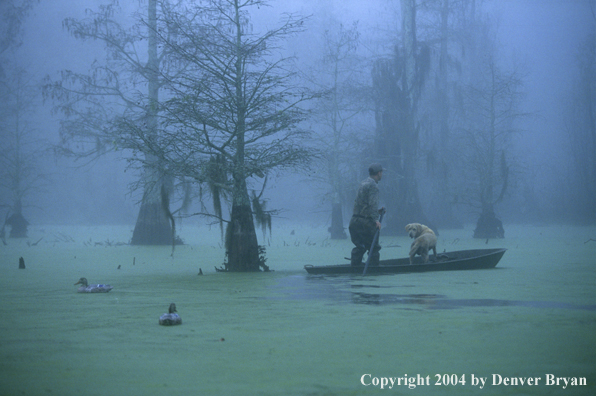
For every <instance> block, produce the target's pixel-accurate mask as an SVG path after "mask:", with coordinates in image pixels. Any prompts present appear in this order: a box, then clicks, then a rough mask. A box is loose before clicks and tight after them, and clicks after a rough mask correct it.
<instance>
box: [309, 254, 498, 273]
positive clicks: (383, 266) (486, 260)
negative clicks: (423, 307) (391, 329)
mask: <svg viewBox="0 0 596 396" xmlns="http://www.w3.org/2000/svg"><path fill="white" fill-rule="evenodd" d="M506 250H507V249H504V248H497V249H474V250H458V251H454V252H444V253H440V254H437V260H436V261H433V260H434V257H433V256H432V255H431V256H430V257H429V261H428V263H426V264H424V263H423V262H422V258H421V257H415V259H414V263H413V264H410V258H409V257H406V258H398V259H390V260H381V262H380V265H378V266H371V265H369V266H368V268H367V269H366V274H367V275H368V274H406V273H411V272H430V271H462V270H473V269H488V268H494V267H496V266H497V263H498V262H499V260H501V257H503V254H505V251H506ZM304 269H305V270H306V271H307V272H308V273H309V274H320V275H339V274H360V275H362V271H363V270H364V266H352V265H350V264H338V265H305V266H304Z"/></svg>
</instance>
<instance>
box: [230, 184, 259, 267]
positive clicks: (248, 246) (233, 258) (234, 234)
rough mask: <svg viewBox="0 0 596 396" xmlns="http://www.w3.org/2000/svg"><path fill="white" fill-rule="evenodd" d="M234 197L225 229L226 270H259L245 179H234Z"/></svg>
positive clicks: (257, 246) (253, 225) (254, 232)
mask: <svg viewBox="0 0 596 396" xmlns="http://www.w3.org/2000/svg"><path fill="white" fill-rule="evenodd" d="M234 182H235V186H234V197H233V203H232V213H231V216H230V223H229V224H228V227H227V229H226V253H227V255H228V261H227V264H226V270H228V271H231V272H251V271H259V266H260V264H261V261H260V259H259V243H258V241H257V233H256V229H255V224H254V220H253V217H252V209H251V207H250V199H249V197H248V190H247V187H246V181H245V179H244V178H243V176H242V177H240V178H235V179H234Z"/></svg>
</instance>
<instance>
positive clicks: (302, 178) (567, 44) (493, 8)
mask: <svg viewBox="0 0 596 396" xmlns="http://www.w3.org/2000/svg"><path fill="white" fill-rule="evenodd" d="M103 3H104V1H100V0H93V1H88V0H87V1H83V0H82V1H77V2H72V1H70V0H52V1H42V2H40V3H35V4H34V5H33V7H32V9H31V11H30V13H29V14H28V16H26V17H25V19H24V21H23V25H22V27H21V28H22V45H21V46H20V47H18V48H15V49H13V50H10V53H9V52H8V51H5V52H4V53H3V54H2V61H3V62H4V64H5V66H6V69H8V68H9V67H13V66H14V65H18V66H19V67H22V68H24V69H25V70H26V71H27V73H28V74H29V75H31V76H32V77H33V79H34V80H35V81H36V84H39V85H41V82H42V79H43V78H44V77H46V76H48V77H49V78H50V79H52V80H53V81H57V80H58V79H59V78H60V72H61V71H63V70H72V71H75V72H80V73H86V72H88V70H89V67H90V65H91V64H92V62H93V61H94V60H95V59H97V60H98V61H104V60H105V59H106V54H105V51H104V46H103V45H102V43H100V42H98V41H92V40H87V41H83V40H77V39H76V38H74V37H72V36H71V35H70V34H69V32H68V31H67V30H66V29H65V28H63V20H64V19H65V18H83V17H84V16H85V10H87V9H94V10H97V9H98V7H99V6H100V5H101V4H103ZM121 3H125V2H121ZM130 3H131V4H129V5H126V6H125V5H124V4H121V7H122V8H124V9H122V10H121V13H120V14H118V15H117V16H116V17H117V18H118V20H120V21H122V23H124V24H125V23H128V22H130V21H131V20H132V18H133V16H132V14H133V12H134V11H135V10H134V9H135V7H137V5H138V2H130ZM141 3H142V5H143V4H144V2H141ZM142 5H141V9H140V10H139V12H142ZM476 7H477V9H478V15H481V16H482V19H483V20H486V21H488V23H490V26H491V31H494V32H496V40H495V48H496V52H495V53H496V54H498V63H499V64H500V65H502V67H503V69H505V70H506V69H507V68H508V67H510V66H511V65H514V64H518V65H521V69H522V70H523V73H522V74H523V78H522V79H523V85H522V89H521V90H522V91H523V93H524V96H523V99H522V100H521V101H520V103H519V110H518V111H519V112H520V113H527V114H530V116H529V117H524V118H523V119H520V120H517V121H515V123H516V125H515V129H516V131H518V132H516V133H515V134H514V135H513V137H512V142H511V148H510V149H509V150H508V155H511V157H512V158H514V159H515V169H514V170H515V172H513V174H514V176H512V178H511V180H509V186H508V190H507V192H506V194H505V197H504V199H503V200H502V201H501V202H499V203H498V204H496V205H495V212H496V213H497V215H498V217H500V218H501V219H502V220H503V222H504V224H505V227H506V226H507V223H508V222H509V223H514V222H515V223H518V222H555V221H556V222H561V221H562V222H576V221H581V220H583V221H587V222H590V223H593V222H594V221H596V218H589V217H590V216H593V214H594V212H593V211H590V210H589V208H584V207H581V205H585V201H586V200H588V201H589V200H590V199H591V198H590V196H589V195H586V196H585V197H584V198H585V199H580V200H578V201H577V202H574V201H573V200H574V197H576V196H577V195H578V194H584V190H583V189H582V185H583V184H585V183H588V184H589V183H591V187H590V188H591V191H594V184H595V183H596V182H595V181H594V179H593V177H594V175H593V174H592V175H591V176H590V177H591V178H592V179H590V178H588V179H582V176H581V175H580V174H578V172H577V170H576V168H575V167H574V164H575V159H574V154H573V152H572V143H571V142H570V140H569V135H568V133H567V132H568V127H569V117H570V116H569V104H570V103H572V102H573V95H574V91H573V89H574V87H577V86H578V85H581V82H580V71H579V66H578V61H577V58H578V53H579V51H580V45H581V43H582V42H584V41H585V40H586V39H587V37H589V35H590V34H592V35H593V34H595V32H596V30H595V26H596V18H595V16H594V10H595V8H596V7H595V5H594V2H593V1H588V0H586V1H580V0H569V1H563V0H561V1H556V0H505V1H502V0H500V1H476ZM286 12H291V13H298V14H301V15H304V16H310V19H309V20H308V22H307V24H306V27H305V31H304V32H302V33H299V35H297V36H295V37H293V38H291V39H290V40H289V41H287V42H286V48H285V50H284V54H285V55H292V56H295V57H296V66H297V67H298V68H299V69H300V70H301V71H304V72H305V73H306V72H307V71H309V70H312V69H313V68H314V67H315V65H316V62H317V59H320V58H321V56H322V54H321V53H320V50H321V48H322V42H321V34H322V32H324V30H325V29H326V28H328V27H327V26H326V25H325V24H327V23H329V21H330V20H336V21H338V22H340V23H342V24H343V26H350V25H352V23H353V22H355V21H357V22H358V31H359V34H360V45H359V47H358V55H359V56H360V57H361V58H364V61H363V62H362V69H361V70H360V72H361V73H362V75H363V76H366V78H367V79H369V80H370V79H371V77H370V76H371V65H372V63H373V61H374V60H375V59H377V58H380V57H387V56H390V55H391V54H392V49H393V47H394V46H395V44H396V42H399V41H400V40H401V39H400V37H401V36H400V35H401V23H400V21H401V14H400V13H401V8H400V4H399V2H398V1H388V0H374V1H366V2H362V1H356V0H354V1H345V0H343V1H338V0H337V1H336V0H333V1H332V0H326V1H323V2H321V1H314V0H303V1H299V0H292V1H289V0H284V1H281V0H279V1H271V2H270V7H267V8H263V9H261V10H258V13H256V14H255V15H254V16H253V20H252V24H253V26H254V29H255V30H257V29H259V28H263V26H266V27H269V28H270V27H273V26H274V25H275V23H276V22H277V21H278V20H279V18H280V17H281V16H282V15H283V13H286ZM429 14H431V11H425V10H418V14H417V18H418V20H417V23H418V27H417V28H418V36H419V40H421V41H423V40H424V38H425V35H427V34H428V30H425V29H427V24H426V23H427V22H429V20H430V18H429V16H428V15H429ZM432 51H436V48H434V49H433V50H432ZM433 53H436V52H433ZM432 59H433V60H434V59H435V57H434V56H433V57H432ZM592 62H593V63H592V65H591V67H592V68H594V67H595V65H596V62H594V60H592ZM431 67H433V65H432V64H431ZM431 82H432V78H429V81H428V82H427V84H425V86H424V90H425V91H424V92H426V93H427V94H428V93H429V92H431V91H432V89H433V86H434V85H433V84H432V83H431ZM363 83H365V84H367V85H369V86H370V85H371V84H372V81H364V82H363ZM592 83H593V82H592ZM55 105H56V103H55V102H53V101H52V100H46V101H43V100H42V96H41V93H40V94H39V96H38V97H37V99H36V102H35V106H34V111H33V113H32V114H31V116H28V117H27V120H26V122H27V123H28V125H29V128H30V130H31V134H32V136H33V137H34V140H35V141H36V142H38V143H40V144H41V143H43V144H46V145H47V146H48V147H49V146H52V145H57V144H59V142H60V137H59V127H60V121H61V120H62V119H63V118H64V117H65V116H64V114H61V113H60V112H55V111H52V109H53V106H55ZM421 108H422V105H421ZM592 111H593V110H592ZM418 116H419V117H420V118H424V112H423V111H419V114H418ZM374 122H375V117H374V114H373V112H372V111H371V110H369V111H368V113H366V111H363V113H362V114H361V115H360V116H359V117H358V118H356V119H355V120H354V121H353V123H354V125H353V127H354V129H355V130H353V131H351V132H352V133H356V134H360V136H359V137H360V138H361V139H362V140H363V141H366V140H369V141H372V140H373V135H374V133H375V124H374ZM305 124H308V126H309V127H310V128H312V129H313V130H316V131H320V128H319V125H318V124H317V121H316V120H315V119H310V120H306V121H305ZM366 124H368V125H366ZM592 127H593V126H592ZM360 128H361V129H360ZM2 133H3V134H4V133H8V132H5V130H3V131H2ZM423 135H424V132H421V136H423ZM3 140H4V138H3ZM308 143H309V144H313V145H315V146H316V145H317V143H316V141H315V140H313V141H311V142H308ZM588 143H589V142H586V144H588ZM592 147H594V146H592ZM362 150H365V147H362ZM423 152H424V150H422V149H421V150H420V151H419V153H420V159H419V160H420V162H421V163H423V162H424V161H425V159H424V157H423ZM46 154H47V155H44V156H43V157H39V161H38V165H37V166H38V169H39V172H40V173H43V175H44V178H43V180H41V181H39V182H38V188H36V189H35V190H32V191H33V193H31V194H29V195H27V196H25V197H23V214H24V216H25V218H26V219H27V220H28V221H29V223H30V224H31V225H42V224H87V225H90V224H130V227H131V229H132V227H133V226H134V224H135V221H136V217H137V215H138V211H139V202H140V199H141V196H142V190H138V189H137V190H132V189H131V184H132V183H134V182H135V181H137V180H138V179H139V171H138V169H132V168H129V167H128V165H129V163H128V162H127V161H126V156H127V151H116V152H108V153H107V154H105V155H103V156H101V157H99V158H97V159H93V160H89V159H78V160H76V161H75V160H74V159H73V158H65V157H63V156H60V155H59V154H56V153H55V152H54V151H52V150H48V151H46ZM594 155H595V153H594V152H592V153H591V156H592V161H594V160H593V157H594ZM508 158H509V157H508ZM366 161H368V158H367V157H365V156H363V158H362V159H356V158H355V159H354V160H353V164H365V163H366ZM468 165H469V164H468ZM460 166H464V167H465V166H467V165H465V164H463V165H460ZM512 167H513V165H512ZM512 169H513V168H512ZM464 170H465V169H463V168H457V169H455V170H453V172H455V173H459V172H464ZM324 171H325V170H324V169H322V168H321V165H320V164H319V165H317V164H313V166H312V167H311V169H310V170H309V171H305V172H292V171H291V170H283V171H280V172H275V173H274V174H272V175H271V178H270V180H269V181H268V184H267V188H266V190H265V192H264V195H263V197H264V198H266V199H267V208H268V209H271V210H278V211H279V214H278V216H277V217H275V218H274V219H273V222H274V223H275V222H276V221H280V222H286V221H295V222H306V223H308V224H312V225H314V226H317V227H325V228H327V227H329V225H330V222H331V206H330V205H331V202H330V200H329V193H328V186H326V185H325V183H321V182H320V181H318V180H316V176H322V174H323V173H324ZM390 171H391V169H389V170H388V172H390ZM365 176H366V167H365V166H360V167H359V169H358V173H357V174H355V175H350V177H351V179H350V180H352V182H353V185H352V187H353V191H355V190H356V188H357V185H358V182H359V180H361V179H362V178H364V177H365ZM416 177H417V181H418V188H419V191H420V195H421V196H422V197H421V202H422V204H423V211H425V212H426V213H427V214H428V217H429V221H431V222H434V219H433V218H432V217H433V213H434V212H435V211H433V210H432V209H431V208H430V207H429V206H431V205H433V201H432V199H430V198H429V199H426V198H425V197H426V196H430V195H432V189H433V188H434V187H433V185H432V184H431V183H430V181H429V178H430V176H429V175H428V173H427V172H425V167H424V166H422V165H420V166H419V167H417V170H416ZM390 180H391V179H389V180H388V181H387V183H390V182H391V181H390ZM260 185H261V184H260V182H259V183H256V184H255V186H253V188H256V189H260ZM379 187H380V190H381V200H382V201H383V202H382V203H384V201H387V200H389V197H388V196H387V195H383V194H384V191H387V189H386V188H387V184H383V182H381V184H380V185H379ZM524 191H525V192H527V191H532V192H533V194H534V196H535V199H531V200H530V201H531V202H530V201H528V199H529V198H528V197H527V195H526V196H524ZM257 192H258V191H257ZM0 193H1V194H2V195H0V201H1V203H2V204H3V205H5V206H4V207H3V212H2V213H0V214H1V215H2V217H4V216H5V213H6V208H7V206H9V205H11V202H10V200H11V197H12V195H11V192H10V191H9V189H6V188H4V189H3V190H2V191H1V192H0ZM386 194H387V193H386ZM586 194H588V193H586ZM180 199H181V197H180V196H178V197H176V199H175V200H174V201H173V204H172V206H174V207H178V206H180V202H179V201H180ZM352 200H353V197H351V198H350V197H347V199H346V201H345V202H344V203H343V206H344V215H343V221H344V225H346V226H347V222H348V221H349V214H350V211H351V202H352ZM580 203H581V205H580ZM528 205H530V206H531V205H533V206H535V208H534V209H536V213H534V214H533V215H532V216H530V215H529V214H528V213H529V212H532V210H529V209H528ZM207 206H209V205H207ZM199 207H200V205H199V204H198V202H197V201H195V202H194V204H193V209H195V210H196V211H198V210H199V209H198V208H199ZM193 209H191V210H190V212H193ZM454 210H455V215H456V217H457V218H458V219H459V220H460V221H462V222H475V221H476V219H477V216H478V214H479V209H478V208H477V207H473V206H469V205H468V206H466V205H458V206H457V207H455V208H454ZM586 216H588V218H586ZM184 221H187V222H198V223H206V222H209V221H211V220H208V219H206V218H204V217H195V218H191V219H185V220H184Z"/></svg>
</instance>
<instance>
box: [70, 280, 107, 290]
mask: <svg viewBox="0 0 596 396" xmlns="http://www.w3.org/2000/svg"><path fill="white" fill-rule="evenodd" d="M75 285H81V287H79V288H78V289H77V292H79V293H107V292H109V291H110V290H112V289H113V287H112V286H110V285H90V284H89V283H87V278H81V279H79V281H78V282H77V283H75Z"/></svg>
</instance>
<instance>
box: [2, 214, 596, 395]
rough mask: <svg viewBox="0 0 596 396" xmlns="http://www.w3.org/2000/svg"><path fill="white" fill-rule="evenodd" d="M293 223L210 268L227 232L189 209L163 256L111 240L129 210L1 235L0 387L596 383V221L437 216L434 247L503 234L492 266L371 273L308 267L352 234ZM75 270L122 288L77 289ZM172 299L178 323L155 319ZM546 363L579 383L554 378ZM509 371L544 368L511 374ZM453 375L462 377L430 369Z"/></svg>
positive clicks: (274, 388)
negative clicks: (248, 270) (119, 215)
mask: <svg viewBox="0 0 596 396" xmlns="http://www.w3.org/2000/svg"><path fill="white" fill-rule="evenodd" d="M291 231H293V230H292V229H290V228H283V227H282V228H278V229H275V228H274V230H273V237H272V238H270V239H269V237H268V241H267V242H266V243H265V245H267V258H268V260H267V264H268V265H269V266H270V267H271V268H272V269H274V270H275V272H271V273H258V274H222V273H216V272H215V271H214V268H213V267H214V266H218V267H219V266H220V265H221V263H222V261H223V257H224V254H223V249H222V248H221V243H220V241H219V235H220V234H219V231H218V230H216V229H212V230H209V229H207V228H206V227H181V229H180V230H179V233H180V235H181V236H182V238H183V239H184V240H185V242H186V243H187V245H185V246H177V247H176V251H175V253H174V257H173V258H172V257H170V253H171V248H169V247H134V246H127V245H120V244H118V243H117V242H119V241H120V242H127V241H128V240H129V239H130V235H131V230H130V228H129V227H54V226H53V227H46V228H45V229H41V228H39V227H37V228H36V227H33V228H32V229H31V230H30V238H29V239H26V240H12V239H9V240H7V242H8V245H7V246H1V247H0V313H1V315H2V320H1V321H0V394H1V395H48V394H54V395H75V394H85V395H106V394H111V395H163V394H176V395H181V394H188V395H368V394H380V393H384V394H401V395H403V394H412V395H414V394H417V395H429V394H430V395H443V394H452V395H468V394H469V395H477V394H478V395H480V394H483V395H507V394H510V395H594V394H596V259H595V256H596V241H590V239H596V228H595V227H565V226H549V227H534V226H512V225H509V226H507V227H506V238H505V239H503V240H490V241H488V243H487V242H486V241H485V240H475V239H472V238H471V235H472V229H471V227H468V228H466V229H462V230H445V231H441V234H440V236H439V238H438V239H439V240H438V252H442V251H444V250H447V251H452V250H464V249H480V248H486V247H505V248H507V249H508V251H507V252H506V253H505V255H504V257H503V258H502V259H501V261H500V262H499V264H498V266H497V268H496V269H493V270H477V271H458V272H434V273H422V274H402V275H382V276H366V277H362V276H335V277H325V276H312V275H308V274H307V273H306V271H304V270H303V266H304V265H305V264H313V265H321V264H336V263H337V264H339V263H342V262H343V263H346V262H347V261H346V260H344V259H343V258H344V257H346V256H349V252H350V249H351V243H350V242H349V240H346V241H329V240H327V239H326V238H327V235H326V233H325V232H324V229H323V228H320V229H315V228H308V227H303V228H296V229H295V230H294V232H293V233H292V232H291ZM40 238H43V239H41V240H39V239H40ZM38 241H39V242H38ZM36 242H38V243H37V244H36V245H35V243H36ZM381 244H382V246H383V249H382V250H381V258H383V259H386V258H392V257H405V256H406V255H407V251H408V247H409V245H410V240H408V239H407V238H405V237H401V238H397V237H383V236H382V237H381ZM21 256H22V257H23V258H24V260H25V264H26V269H24V270H23V269H18V262H19V257H21ZM133 262H134V265H133ZM119 266H120V269H118V267H119ZM199 268H201V269H202V271H203V273H204V276H198V275H197V273H198V272H199ZM80 277H86V278H87V279H88V280H89V283H90V284H92V283H108V284H111V285H112V286H113V287H114V289H113V290H112V291H111V292H110V293H107V294H82V293H77V292H76V288H77V286H74V285H73V284H74V283H75V282H76V281H77V280H78V279H79V278H80ZM171 302H175V303H176V305H177V307H178V313H179V314H180V316H181V317H182V320H183V324H182V325H181V326H174V327H164V326H159V325H158V324H157V322H158V319H159V316H160V315H161V314H162V313H164V312H167V308H168V305H169V304H170V303H171ZM443 374H447V375H448V376H446V377H443ZM452 374H456V375H457V376H451V375H452ZM493 374H498V375H499V376H501V378H502V382H501V383H500V384H499V385H493V381H494V380H495V379H496V380H498V379H499V377H498V376H497V377H493ZM548 374H552V375H554V377H555V378H556V377H568V378H569V377H573V378H577V379H578V381H580V380H581V379H582V378H585V380H586V385H579V386H572V385H571V383H569V385H568V386H567V387H566V388H564V386H565V384H564V382H563V381H562V380H561V382H559V385H556V384H552V385H551V384H547V375H548ZM406 375H407V377H408V378H410V377H417V381H418V383H417V384H416V387H413V386H408V385H404V383H406V384H408V382H407V379H406V380H404V379H403V378H404V377H405V376H406ZM437 375H439V376H438V377H437ZM472 375H474V376H475V379H476V380H478V378H479V377H483V378H486V384H485V386H484V387H483V388H482V389H480V384H477V385H474V384H473V382H472ZM363 376H364V377H363ZM427 376H428V385H427V384H426V381H425V380H424V379H425V378H427ZM395 377H401V378H402V380H401V381H402V383H401V385H397V380H396V379H395ZM513 377H522V378H524V377H540V380H539V382H538V385H528V384H527V381H524V384H525V385H520V384H519V382H518V385H517V386H516V385H505V382H506V381H507V380H505V378H513ZM383 378H386V380H385V381H389V378H393V379H394V380H395V381H396V382H395V384H394V386H393V388H392V389H389V387H390V386H391V383H390V382H389V383H388V384H387V385H385V386H384V389H383V390H381V389H380V387H381V384H382V383H383V381H384V380H383ZM420 378H422V382H424V385H423V384H422V383H420V381H421V380H420ZM445 378H447V379H448V380H449V382H451V381H452V380H453V381H454V382H458V383H457V384H456V385H453V384H451V383H450V384H449V385H435V384H436V383H437V379H440V380H441V382H443V380H444V379H445ZM462 379H464V380H465V381H466V382H465V384H462V383H461V380H462ZM363 383H364V384H367V385H368V386H365V385H363ZM375 384H376V386H375Z"/></svg>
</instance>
